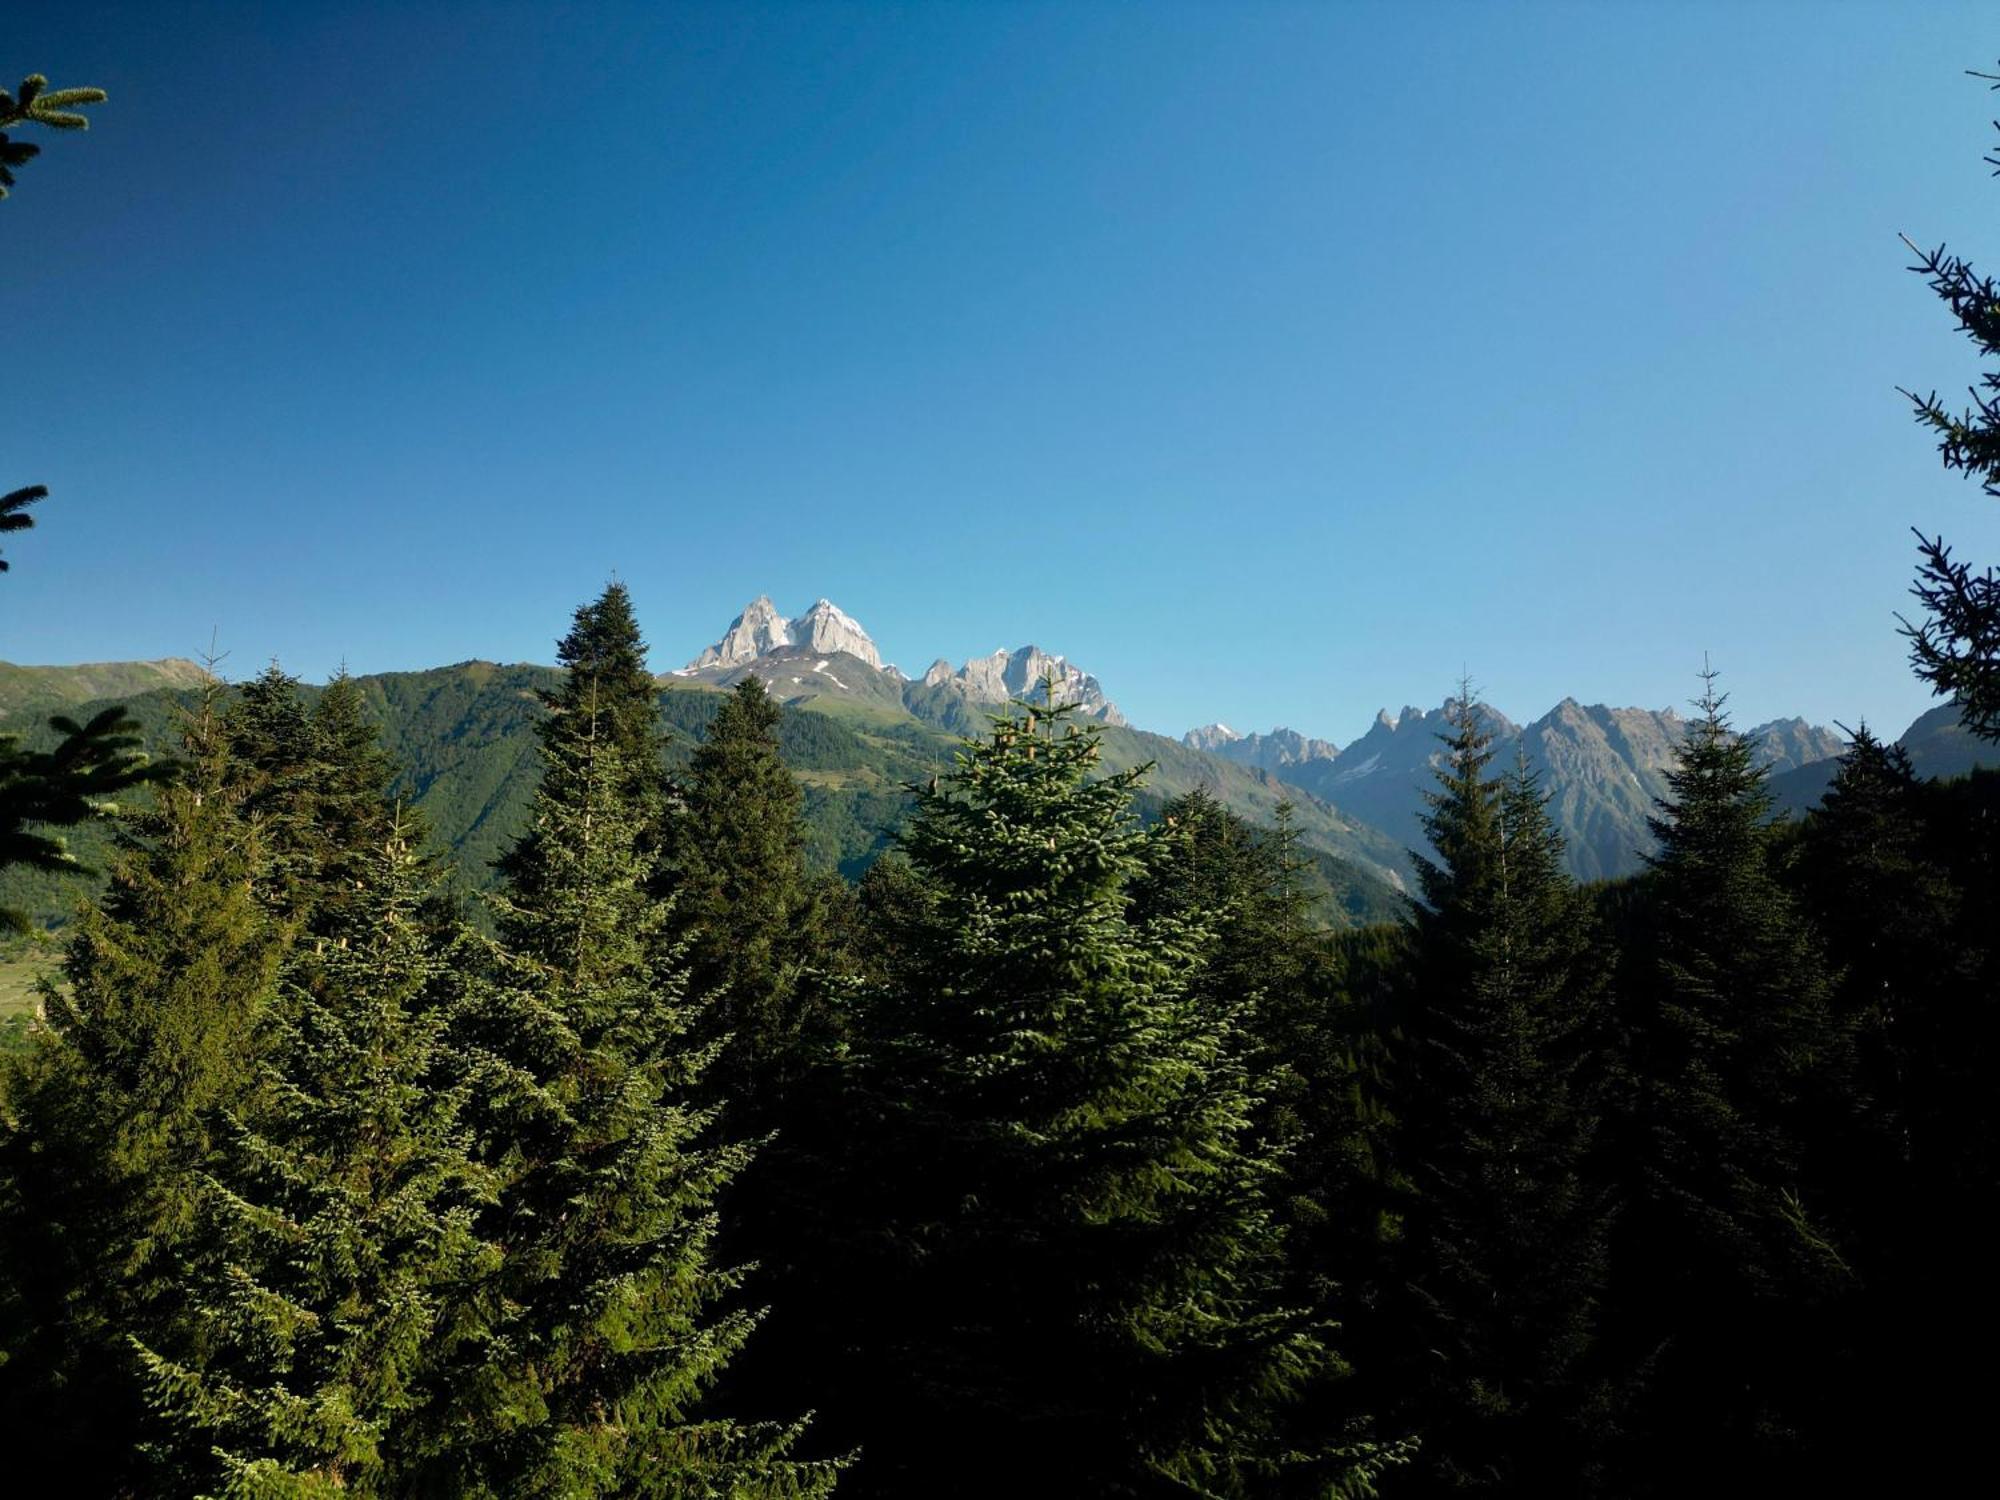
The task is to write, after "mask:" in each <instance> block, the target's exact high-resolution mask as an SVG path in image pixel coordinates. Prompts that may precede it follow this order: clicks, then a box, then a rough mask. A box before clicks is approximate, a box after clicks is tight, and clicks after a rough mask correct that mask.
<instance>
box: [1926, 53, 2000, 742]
mask: <svg viewBox="0 0 2000 1500" xmlns="http://www.w3.org/2000/svg"><path fill="white" fill-rule="evenodd" d="M1973 76H1974V77H1975V78H1984V79H1987V80H1989V81H1990V82H1991V83H1992V86H1993V87H1994V88H2000V79H1996V78H1994V76H1993V75H1992V74H1987V73H1975V74H1973ZM1994 124H1995V128H1996V129H2000V121H1996V122H1994ZM1986 160H1987V163H1988V165H1990V166H1994V167H1996V168H2000V151H1995V152H1989V153H1988V155H1987V158H1986ZM1903 243H1904V244H1906V245H1908V246H1909V247H1910V249H1911V251H1912V252H1913V253H1914V254H1915V255H1916V257H1917V263H1916V264H1915V265H1913V266H1911V267H1910V269H1911V270H1912V271H1915V272H1916V273H1917V274H1918V275H1920V276H1922V277H1923V278H1924V280H1925V282H1926V283H1927V284H1928V285H1929V287H1930V290H1931V294H1932V295H1933V296H1935V297H1936V298H1937V299H1938V300H1939V301H1940V302H1942V303H1943V304H1944V305H1945V309H1946V312H1947V315H1948V316H1949V317H1950V319H1951V321H1952V322H1953V323H1955V324H1956V325H1957V326H1958V330H1959V332H1960V333H1962V334H1964V335H1965V337H1966V338H1967V339H1968V340H1970V341H1971V343H1972V345H1973V347H1974V348H1975V349H1976V350H1977V351H1978V353H1979V355H1980V356H1981V357H1982V358H1984V359H1986V360H1988V361H1991V360H1993V359H1994V358H1996V357H2000V284H1996V283H1995V282H1994V280H1993V278H1992V277H1990V276H1986V275H1982V274H1981V273H1979V272H1978V271H1975V270H1974V269H1973V267H1972V264H1971V263H1970V262H1969V261H1967V260H1966V259H1965V258H1964V257H1963V256H1959V255H1952V254H1949V253H1948V252H1947V251H1946V249H1945V247H1944V246H1943V245H1939V246H1938V247H1937V248H1936V249H1935V250H1920V249H1918V247H1917V246H1916V244H1915V243H1914V242H1912V241H1911V240H1910V238H1909V237H1908V236H1907V235H1905V236H1904V237H1903ZM1903 394H1904V396H1906V397H1907V398H1908V399H1909V401H1910V403H1911V405H1912V407H1913V408H1914V410H1915V415H1916V419H1917V422H1918V424H1919V425H1920V426H1922V427H1925V428H1927V429H1929V430H1930V431H1931V432H1933V433H1934V434H1936V436H1937V441H1938V453H1939V455H1940V456H1941V457H1942V458H1943V460H1944V466H1945V468H1946V469H1949V470H1956V471H1957V472H1958V473H1960V474H1963V475H1964V476H1966V477H1967V478H1969V479H1977V480H1979V481H1980V484H1981V485H1982V487H1983V488H1984V489H1985V491H1986V493H1987V494H1988V495H1992V496H2000V371H1996V370H1994V369H1991V368H1989V369H1988V370H1986V371H1985V372H1984V373H1983V374H1981V376H1980V377H1979V385H1978V388H1977V389H1976V390H1974V391H1973V392H1972V405H1971V406H1970V407H1967V408H1965V409H1963V410H1960V411H1953V410H1952V409H1951V408H1949V407H1947V406H1946V405H1945V404H1944V403H1943V402H1942V401H1940V400H1939V399H1938V396H1937V393H1936V392H1935V391H1933V392H1931V393H1930V394H1929V395H1925V396H1919V395H1917V394H1915V393H1914V392H1912V391H1904V392H1903ZM1917 544H1918V553H1919V556H1920V558H1921V561H1920V564H1919V566H1918V570H1917V581H1916V584H1915V586H1914V587H1913V588H1912V589H1911V590H1910V592H1911V594H1913V595H1914V596H1915V597H1916V599H1917V602H1918V603H1920V604H1921V605H1923V607H1924V612H1925V616H1926V618H1924V619H1923V620H1921V621H1919V622H1918V623H1917V624H1914V625H1912V624H1910V623H1909V622H1907V621H1905V622H1904V624H1903V634H1904V635H1905V637H1906V638H1907V639H1908V640H1909V642H1910V661H1911V665H1912V666H1913V667H1914V668H1915V669H1916V673H1917V676H1918V677H1920V678H1922V679H1923V680H1924V681H1925V682H1927V683H1929V684H1930V685H1931V687H1932V688H1933V689H1934V690H1935V691H1936V692H1938V693H1939V694H1945V695H1949V696H1950V697H1951V699H1952V701H1953V702H1954V703H1956V704H1957V705H1958V708H1959V714H1960V719H1961V722H1963V723H1964V724H1965V726H1966V727H1967V728H1968V729H1970V730H1972V731H1973V733H1975V734H1978V735H1980V736H1982V737H1984V738H1986V739H1989V740H1991V739H2000V571H1996V570H1995V569H1993V568H1991V567H1988V568H1985V569H1983V570H1979V571H1975V570H1974V568H1973V566H1972V565H1971V564H1970V563H1967V562H1964V561H1962V560H1961V559H1958V558H1955V557H1953V556H1952V553H1951V548H1950V547H1949V546H1947V545H1946V544H1945V540H1944V538H1943V537H1942V536H1941V535H1940V536H1935V537H1927V536H1925V535H1924V534H1923V533H1922V532H1921V531H1919V532H1918V533H1917Z"/></svg>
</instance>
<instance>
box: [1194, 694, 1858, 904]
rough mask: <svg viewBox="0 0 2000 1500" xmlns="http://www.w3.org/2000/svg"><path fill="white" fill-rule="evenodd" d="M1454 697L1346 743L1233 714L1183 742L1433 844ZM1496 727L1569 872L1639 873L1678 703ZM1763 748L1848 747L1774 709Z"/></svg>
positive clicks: (1500, 748) (1413, 840) (1381, 717)
mask: <svg viewBox="0 0 2000 1500" xmlns="http://www.w3.org/2000/svg"><path fill="white" fill-rule="evenodd" d="M1452 708H1453V704H1452V701H1451V700H1450V699H1446V700H1445V702H1444V703H1443V704H1442V705H1440V706H1439V707H1437V708H1433V709H1418V708H1405V709H1403V711H1402V712H1401V713H1399V714H1395V715H1393V716H1392V715H1390V714H1389V713H1388V712H1387V711H1386V710H1384V711H1383V712H1381V713H1379V714H1377V715H1376V717H1375V722H1374V723H1373V724H1372V725H1370V726H1369V728H1368V732H1367V733H1366V734H1364V735H1362V736H1361V738H1360V739H1358V740H1356V741H1354V743H1353V744H1351V745H1349V746H1348V747H1347V748H1346V749H1345V750H1342V749H1340V748H1339V747H1337V746H1336V745H1335V744H1334V743H1333V742H1332V741H1330V740H1319V739H1309V738H1307V737H1306V736H1304V735H1301V734H1299V733H1298V732H1296V731H1295V730H1290V729H1276V730H1273V731H1271V732H1270V733H1269V734H1248V735H1242V734H1237V733H1236V732H1235V731H1234V730H1232V729H1230V728H1229V727H1228V726H1227V725H1222V724H1210V725H1207V726H1205V727H1203V728H1201V729H1193V730H1189V731H1188V733H1187V734H1186V735H1184V736H1183V737H1182V738H1183V741H1184V742H1185V743H1186V744H1188V745H1191V746H1194V747H1197V748H1200V749H1203V750H1205V751H1207V752H1208V753H1210V754H1213V755H1219V756H1222V757H1224V758H1225V759H1228V760H1233V761H1236V762H1238V763H1239V764H1242V765H1253V766H1259V767H1262V768H1263V769H1265V770H1268V771H1269V772H1270V773H1271V774H1272V775H1274V776H1276V777H1277V778H1278V779H1279V780H1281V781H1284V782H1287V783H1288V784H1290V785H1292V786H1296V787H1298V788H1300V789H1301V790H1303V791H1307V792H1310V793H1312V794H1313V795H1314V796H1316V797H1319V798H1321V799H1323V800H1325V801H1327V802H1331V803H1333V804H1334V805H1335V806H1337V807H1340V808H1341V809H1343V810H1344V811H1347V812H1349V813H1352V814H1353V815H1354V816H1356V817H1358V818H1360V819H1362V820H1363V821H1364V822H1368V823H1372V824H1374V825H1375V826H1376V827H1377V828H1380V829H1382V830H1383V831H1384V832H1385V833H1388V834H1389V835H1391V836H1392V837H1394V838H1396V839H1397V840H1399V841H1400V842H1402V843H1404V844H1405V845H1407V846H1409V847H1411V848H1419V849H1420V848H1422V847H1423V844H1424V838H1423V828H1422V824H1421V821H1420V820H1421V818H1422V817H1423V814H1424V811H1425V806H1426V804H1425V802H1424V793H1425V792H1427V791H1429V790H1430V789H1431V787H1432V786H1433V785H1435V778H1434V772H1435V769H1436V767H1437V766H1438V765H1439V763H1440V762H1441V761H1442V759H1443V756H1444V744H1443V737H1444V736H1445V735H1446V734H1447V733H1448V732H1449V725H1448V723H1447V720H1448V718H1449V716H1450V714H1451V711H1452ZM1485 719H1486V723H1487V727H1488V729H1489V730H1490V731H1491V733H1492V735H1493V751H1494V764H1495V766H1496V767H1506V766H1508V765H1511V764H1512V763H1513V761H1514V759H1515V757H1516V755H1517V754H1518V755H1519V756H1520V757H1522V758H1524V759H1525V760H1526V762H1527V764H1528V765H1529V766H1530V767H1531V768H1532V769H1533V770H1534V771H1536V772H1537V773H1538V774H1539V775H1540V777H1541V781H1542V786H1543V788H1544V790H1545V791H1547V792H1548V794H1549V810H1550V813H1551V814H1552V815H1553V817H1554V819H1555V822H1556V825H1557V827H1559V828H1561V829H1562V831H1563V836H1564V838H1565V840H1566V841H1567V844H1568V861H1569V867H1570V871H1571V873H1572V874H1574V875H1576V876H1577V877H1578V878H1579V879H1584V880H1598V879H1608V878H1611V877H1615V876H1619V875H1625V874H1630V873H1631V872H1632V871H1633V870H1634V869H1636V868H1637V867H1638V864H1639V861H1640V859H1641V857H1642V855H1643V854H1644V852H1645V851H1646V850H1648V849H1650V848H1651V847H1652V834H1651V832H1650V830H1649V828H1648V826H1647V819H1648V818H1649V817H1650V816H1651V815H1652V814H1653V813H1654V812H1655V810H1656V806H1655V804H1656V800H1657V799H1658V798H1660V797H1662V796H1664V795H1665V794H1666V790H1667V782H1666V772H1667V770H1668V768H1669V767H1670V766H1672V765H1673V763H1674V754H1675V750H1676V747H1677V746H1678V745H1679V744H1680V742H1681V739H1682V737H1683V736H1684V735H1685V734H1686V732H1687V724H1686V721H1685V720H1683V719H1682V718H1681V716H1680V715H1679V714H1677V713H1675V712H1674V711H1673V710H1672V709H1658V710H1655V709H1645V708H1607V707H1605V706H1604V705H1602V704H1596V705H1591V706H1588V707H1587V706H1585V705H1584V704H1581V703H1578V702H1577V701H1576V700H1575V699H1574V698H1565V699H1564V700H1563V701H1562V702H1561V703H1558V704H1557V705H1556V706H1555V707H1554V708H1552V709H1550V710H1549V711H1548V712H1547V713H1546V714H1544V715H1543V716H1542V717H1541V718H1539V719H1536V720H1535V721H1534V722H1533V723H1531V724H1528V725H1526V726H1521V725H1517V724H1515V723H1513V722H1512V721H1511V720H1510V719H1508V718H1507V716H1506V715H1505V714H1503V713H1500V712H1499V711H1497V710H1495V709H1492V708H1488V709H1486V710H1485ZM1745 738H1747V739H1748V740H1749V741H1750V743H1751V744H1752V746H1753V747H1754V748H1755V751H1756V755H1757V759H1758V760H1759V761H1760V762H1761V763H1762V764H1763V765H1765V766H1766V767H1767V768H1769V769H1770V770H1771V771H1772V772H1773V774H1774V775H1775V774H1777V773H1781V772H1785V771H1790V770H1793V769H1796V768H1800V767H1804V766H1807V765H1813V764H1823V765H1825V766H1827V767H1828V771H1827V775H1828V776H1829V777H1830V776H1831V774H1832V771H1831V767H1832V765H1833V763H1834V762H1835V761H1836V760H1837V759H1838V758H1839V756H1840V755H1841V753H1842V751H1843V750H1844V749H1845V748H1846V743H1847V742H1846V740H1845V739H1844V738H1842V737H1841V736H1840V735H1838V734H1835V733H1834V732H1833V731H1832V730H1828V729H1822V728H1819V727H1818V726H1816V725H1812V724H1808V723H1806V721H1805V720H1803V719H1776V720H1773V721H1771V722H1770V723H1768V724H1759V725H1757V726H1756V727H1755V728H1753V729H1750V730H1747V731H1746V732H1745Z"/></svg>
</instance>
